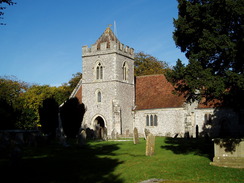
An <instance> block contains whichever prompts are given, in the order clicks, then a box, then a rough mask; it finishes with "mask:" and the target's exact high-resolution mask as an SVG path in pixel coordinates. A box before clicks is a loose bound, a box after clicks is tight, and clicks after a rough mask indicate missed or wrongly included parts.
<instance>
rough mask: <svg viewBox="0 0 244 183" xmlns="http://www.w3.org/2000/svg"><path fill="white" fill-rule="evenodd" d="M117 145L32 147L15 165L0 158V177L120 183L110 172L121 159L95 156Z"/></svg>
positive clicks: (38, 182)
mask: <svg viewBox="0 0 244 183" xmlns="http://www.w3.org/2000/svg"><path fill="white" fill-rule="evenodd" d="M117 149H118V147H117V145H104V144H96V145H92V146H90V145H87V146H86V147H85V148H80V147H68V148H65V147H60V146H57V147H49V148H47V147H45V148H35V149H32V150H30V151H29V152H27V153H26V155H28V156H24V157H23V158H22V159H21V160H20V161H19V162H18V164H17V165H15V166H9V164H8V163H5V164H4V163H1V162H0V172H1V179H2V180H6V182H13V181H18V182H35V183H44V182H45V183H51V182H52V183H64V182H69V183H73V182H75V183H77V182H100V183H105V182H106V183H109V182H114V183H122V182H123V180H121V179H120V178H119V175H114V174H113V171H114V169H115V167H116V166H118V165H119V164H121V163H123V162H121V161H118V160H117V159H112V158H108V157H99V155H108V154H109V155H113V151H115V150H117Z"/></svg>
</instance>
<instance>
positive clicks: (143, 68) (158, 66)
mask: <svg viewBox="0 0 244 183" xmlns="http://www.w3.org/2000/svg"><path fill="white" fill-rule="evenodd" d="M168 69H169V67H168V64H167V63H166V62H163V61H159V60H157V59H156V58H155V57H153V56H151V55H149V54H145V53H143V52H139V53H136V54H135V76H143V75H150V74H164V73H165V72H166V70H168Z"/></svg>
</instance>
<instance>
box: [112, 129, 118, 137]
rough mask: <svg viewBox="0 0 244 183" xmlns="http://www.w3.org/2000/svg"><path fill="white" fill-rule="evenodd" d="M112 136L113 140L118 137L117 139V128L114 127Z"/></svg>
mask: <svg viewBox="0 0 244 183" xmlns="http://www.w3.org/2000/svg"><path fill="white" fill-rule="evenodd" d="M111 138H112V139H113V140H116V139H117V134H116V131H115V129H113V131H112V132H111Z"/></svg>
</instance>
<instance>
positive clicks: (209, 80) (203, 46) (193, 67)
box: [168, 0, 244, 108]
mask: <svg viewBox="0 0 244 183" xmlns="http://www.w3.org/2000/svg"><path fill="white" fill-rule="evenodd" d="M178 2H179V5H178V9H179V14H178V19H174V25H175V31H174V33H173V37H174V40H175V43H176V45H177V46H178V47H180V48H181V51H182V52H185V54H186V57H187V58H188V59H189V64H188V65H187V66H184V65H182V64H181V63H180V62H178V63H177V65H176V67H174V68H173V71H171V72H170V74H168V78H169V80H170V81H172V82H173V84H175V86H176V89H177V90H178V91H180V92H181V93H185V94H186V93H187V96H188V98H192V99H200V98H201V97H205V98H206V99H207V101H209V100H212V99H220V100H221V101H224V103H225V104H226V105H228V106H232V107H233V106H235V107H236V108H241V107H243V102H241V101H244V100H243V97H244V73H243V72H244V62H243V60H244V52H243V50H244V27H243V21H244V1H243V0H215V1H206V0H178ZM179 68H180V71H181V74H179V73H178V71H179Z"/></svg>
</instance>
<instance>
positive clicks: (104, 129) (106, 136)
mask: <svg viewBox="0 0 244 183" xmlns="http://www.w3.org/2000/svg"><path fill="white" fill-rule="evenodd" d="M103 140H105V141H107V140H108V130H107V128H106V127H104V128H103Z"/></svg>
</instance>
